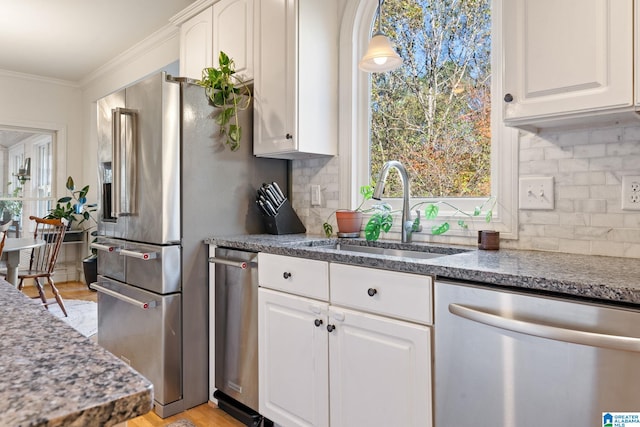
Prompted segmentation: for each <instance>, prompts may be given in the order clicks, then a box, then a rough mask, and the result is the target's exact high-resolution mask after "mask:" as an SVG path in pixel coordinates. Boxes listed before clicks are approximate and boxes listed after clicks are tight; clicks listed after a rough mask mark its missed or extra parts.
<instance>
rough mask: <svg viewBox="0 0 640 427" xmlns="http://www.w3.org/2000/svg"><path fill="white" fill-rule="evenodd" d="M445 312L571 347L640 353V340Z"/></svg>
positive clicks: (473, 312) (454, 309)
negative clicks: (571, 344) (579, 345)
mask: <svg viewBox="0 0 640 427" xmlns="http://www.w3.org/2000/svg"><path fill="white" fill-rule="evenodd" d="M449 311H450V312H451V313H452V314H455V315H456V316H460V317H462V318H465V319H468V320H471V321H474V322H478V323H482V324H485V325H489V326H493V327H496V328H500V329H505V330H508V331H512V332H517V333H521V334H526V335H532V336H535V337H540V338H547V339H550V340H556V341H562V342H570V343H574V344H582V345H587V346H590V347H601V348H610V349H613V350H625V351H635V352H640V338H634V337H625V336H620V335H607V334H600V333H597V332H588V331H579V330H574V329H566V328H563V327H559V326H550V325H541V324H538V323H531V322H525V321H523V320H517V319H509V318H506V317H502V316H498V315H496V314H492V313H487V312H485V311H482V310H478V309H475V308H470V307H467V306H464V305H460V304H449Z"/></svg>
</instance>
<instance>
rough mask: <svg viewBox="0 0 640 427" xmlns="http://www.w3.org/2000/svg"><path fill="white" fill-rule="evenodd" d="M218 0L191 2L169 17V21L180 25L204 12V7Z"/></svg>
mask: <svg viewBox="0 0 640 427" xmlns="http://www.w3.org/2000/svg"><path fill="white" fill-rule="evenodd" d="M217 1H219V0H198V1H196V2H194V3H191V4H190V5H189V6H187V7H186V8H184V9H182V10H181V11H180V12H178V13H176V14H175V15H173V16H172V17H171V18H169V22H170V23H171V24H173V25H175V26H179V25H180V24H182V23H183V22H184V21H186V20H187V19H189V18H191V17H192V16H195V15H197V14H198V13H200V12H202V11H203V10H204V9H206V8H207V7H209V6H211V5H212V4H214V3H216V2H217Z"/></svg>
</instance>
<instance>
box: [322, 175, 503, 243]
mask: <svg viewBox="0 0 640 427" xmlns="http://www.w3.org/2000/svg"><path fill="white" fill-rule="evenodd" d="M360 194H361V195H362V202H361V203H360V205H359V206H358V207H357V208H356V209H355V210H344V209H339V210H337V211H334V212H332V213H331V215H329V217H328V218H327V220H326V221H325V222H324V224H323V225H322V227H323V230H324V234H325V235H326V236H327V237H331V235H332V234H333V226H332V225H331V224H330V223H329V220H330V218H331V216H332V215H333V214H335V215H336V222H337V225H338V237H358V236H359V235H360V230H361V228H362V218H363V214H364V213H368V212H373V213H372V214H371V216H370V217H369V220H368V221H367V224H366V225H365V227H364V233H365V238H366V239H367V240H369V241H375V240H378V239H379V238H380V233H382V232H385V233H388V232H389V230H391V227H392V226H393V215H394V214H395V213H397V212H396V211H393V210H392V209H391V206H390V205H389V204H388V203H384V202H381V203H377V204H375V205H373V206H372V207H370V208H368V209H362V206H363V205H364V203H365V201H367V200H370V199H371V198H372V196H373V188H372V187H371V186H369V185H364V186H362V187H360ZM495 204H496V199H495V198H494V197H489V198H488V199H487V200H485V201H484V202H483V203H482V204H481V205H480V206H476V208H475V209H474V211H473V212H471V213H469V212H465V211H463V210H462V209H460V208H458V207H456V206H454V205H453V204H451V203H449V202H447V201H444V200H439V201H427V202H420V203H417V204H415V205H413V206H412V207H411V211H412V212H416V209H417V208H420V207H422V206H424V219H425V220H435V219H436V218H437V217H438V215H439V213H440V206H441V205H444V206H448V207H450V208H452V209H453V214H452V215H450V216H449V218H450V219H453V218H455V217H461V218H459V219H457V221H456V224H457V225H458V226H459V227H460V228H462V229H467V228H469V224H468V223H467V220H468V219H469V218H474V217H480V216H483V217H484V220H485V221H486V222H487V223H488V222H491V219H492V218H493V208H494V207H495ZM417 212H418V214H417V215H416V218H415V219H414V220H413V231H414V232H417V231H420V230H422V224H421V221H422V219H421V213H420V211H417ZM344 218H346V219H347V222H346V223H345V222H343V221H344ZM450 228H451V224H450V222H449V220H445V221H443V222H440V223H438V224H435V225H433V226H432V227H431V234H433V235H440V234H444V233H446V232H447V231H449V230H450Z"/></svg>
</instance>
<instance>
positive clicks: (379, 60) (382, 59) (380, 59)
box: [373, 56, 387, 65]
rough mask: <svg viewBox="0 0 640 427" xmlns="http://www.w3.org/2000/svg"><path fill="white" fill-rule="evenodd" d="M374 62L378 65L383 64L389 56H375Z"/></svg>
mask: <svg viewBox="0 0 640 427" xmlns="http://www.w3.org/2000/svg"><path fill="white" fill-rule="evenodd" d="M373 62H375V63H376V64H378V65H382V64H384V63H386V62H387V57H386V56H379V57H376V58H373Z"/></svg>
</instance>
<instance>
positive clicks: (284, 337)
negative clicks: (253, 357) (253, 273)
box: [258, 288, 329, 426]
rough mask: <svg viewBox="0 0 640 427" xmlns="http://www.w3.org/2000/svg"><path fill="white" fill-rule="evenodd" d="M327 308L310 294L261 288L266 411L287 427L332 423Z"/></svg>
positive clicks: (261, 402) (263, 410)
mask: <svg viewBox="0 0 640 427" xmlns="http://www.w3.org/2000/svg"><path fill="white" fill-rule="evenodd" d="M327 309H328V304H327V303H323V302H319V301H314V300H312V299H309V298H303V297H297V296H293V295H289V294H286V293H284V292H279V291H272V290H270V289H264V288H260V289H259V291H258V354H259V358H258V360H259V363H258V370H259V372H260V374H259V377H260V378H259V382H260V384H259V407H260V413H261V414H262V415H264V416H265V417H267V418H269V419H270V420H272V421H274V422H276V423H278V424H280V425H282V426H326V425H328V418H329V376H328V374H327V366H328V358H329V354H328V345H329V344H328V342H329V337H328V334H327V330H326V324H327V319H326V313H327ZM322 313H324V314H322ZM316 324H317V325H318V326H316Z"/></svg>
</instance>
